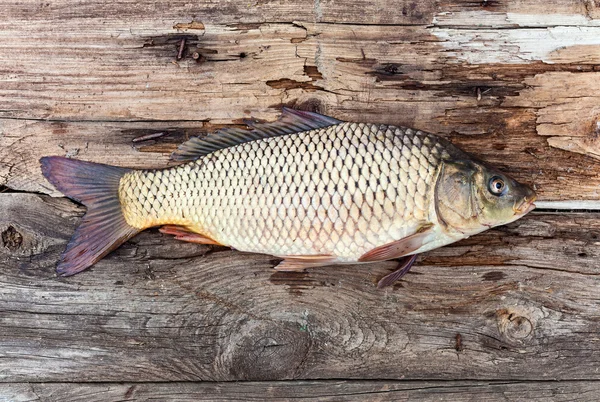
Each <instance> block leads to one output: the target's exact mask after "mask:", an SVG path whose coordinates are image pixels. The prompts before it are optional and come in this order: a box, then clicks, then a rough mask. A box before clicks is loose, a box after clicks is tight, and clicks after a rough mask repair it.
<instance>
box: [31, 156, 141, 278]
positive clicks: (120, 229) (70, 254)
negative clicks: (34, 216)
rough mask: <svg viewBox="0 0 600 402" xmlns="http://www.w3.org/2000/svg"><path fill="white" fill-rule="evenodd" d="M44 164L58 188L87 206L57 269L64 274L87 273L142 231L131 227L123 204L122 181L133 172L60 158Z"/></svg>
mask: <svg viewBox="0 0 600 402" xmlns="http://www.w3.org/2000/svg"><path fill="white" fill-rule="evenodd" d="M40 163H41V165H42V173H43V174H44V176H45V177H46V179H47V180H48V181H49V182H50V183H52V185H54V187H56V188H57V189H58V190H59V191H61V192H62V193H63V194H65V195H66V196H67V197H69V198H72V199H74V200H76V201H79V202H81V203H82V204H84V205H85V206H86V207H87V212H86V214H85V215H84V216H83V218H82V220H81V223H80V224H79V227H78V228H77V229H76V230H75V234H73V237H72V238H71V240H70V241H69V244H68V245H67V249H66V250H65V252H64V253H63V254H62V256H61V260H60V262H59V264H58V266H57V267H56V272H58V273H59V274H60V275H62V276H70V275H74V274H76V273H78V272H81V271H83V270H84V269H86V268H88V267H89V266H91V265H93V264H95V263H96V262H97V261H98V260H100V259H101V258H102V257H104V256H105V255H106V254H108V253H110V252H111V251H112V250H114V249H116V248H117V247H119V246H120V245H121V244H123V243H124V242H125V241H127V240H128V239H130V238H132V237H133V236H135V235H136V234H137V233H139V232H140V230H139V229H136V228H134V227H132V226H129V225H128V224H127V222H126V221H125V218H124V217H123V213H122V212H121V204H120V202H119V194H118V191H119V181H120V180H121V177H123V175H124V174H125V173H127V172H128V171H130V170H131V169H125V168H120V167H116V166H109V165H102V164H99V163H91V162H83V161H79V160H75V159H68V158H63V157H60V156H47V157H44V158H42V159H40Z"/></svg>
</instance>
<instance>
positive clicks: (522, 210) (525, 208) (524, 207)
mask: <svg viewBox="0 0 600 402" xmlns="http://www.w3.org/2000/svg"><path fill="white" fill-rule="evenodd" d="M536 198H537V197H536V196H533V197H532V198H531V199H529V200H528V199H527V197H525V199H524V200H523V202H522V203H521V204H520V205H519V206H518V207H517V208H513V209H514V211H515V215H525V214H528V213H529V212H531V211H533V210H534V209H535V204H534V203H533V202H534V201H535V200H536Z"/></svg>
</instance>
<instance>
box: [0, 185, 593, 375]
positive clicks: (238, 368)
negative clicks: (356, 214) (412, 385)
mask: <svg viewBox="0 0 600 402" xmlns="http://www.w3.org/2000/svg"><path fill="white" fill-rule="evenodd" d="M0 205H1V206H0V209H1V210H2V211H4V212H5V213H3V214H1V215H0V238H1V239H2V240H1V241H2V244H0V284H1V285H0V286H1V287H2V292H1V294H0V306H1V308H0V328H2V330H1V331H0V381H4V382H30V381H34V382H40V381H42V382H43V381H47V382H48V381H49V382H61V381H67V382H88V381H102V382H106V381H108V382H111V381H113V382H114V381H119V382H122V381H125V382H127V381H134V382H139V381H142V382H148V381H206V380H210V381H221V380H283V379H328V378H346V379H401V378H404V379H413V380H417V379H424V378H426V379H430V380H435V379H446V380H459V379H464V378H477V379H481V380H494V379H498V378H502V379H506V380H523V379H527V380H556V379H561V380H567V379H569V380H575V379H577V380H597V379H599V378H600V377H599V375H598V372H597V371H596V370H595V368H596V367H597V366H598V364H600V361H599V360H598V359H599V356H600V354H598V353H596V350H597V349H598V347H599V339H600V338H598V337H597V336H596V334H597V333H598V332H599V331H600V326H599V325H600V324H599V322H600V320H599V314H598V311H600V308H599V307H600V300H599V299H598V297H597V294H598V293H599V290H600V278H599V277H598V275H597V272H598V270H599V269H600V251H599V250H600V248H599V247H598V246H599V245H600V240H599V239H600V221H599V220H598V215H597V214H593V213H572V214H536V213H533V214H530V215H529V216H527V217H526V218H524V219H522V220H519V221H517V222H515V223H512V224H510V225H508V226H506V227H500V228H497V229H494V230H491V231H488V232H486V233H484V234H481V235H478V236H475V237H472V238H470V239H467V240H465V241H462V242H460V243H458V244H455V245H453V246H449V247H444V248H441V249H438V250H435V251H433V252H430V253H427V254H426V255H425V256H423V257H421V258H420V259H419V261H418V263H417V266H416V267H415V268H413V270H412V271H411V273H409V274H408V275H407V277H406V278H405V279H404V280H403V281H402V282H400V283H398V284H397V285H395V286H394V287H393V288H390V289H387V290H383V291H381V290H377V289H376V288H375V286H374V284H375V283H376V281H377V279H378V278H380V277H382V276H383V275H385V274H386V273H388V272H390V270H392V269H394V266H395V264H394V263H393V262H386V263H381V264H375V265H370V266H347V267H337V268H322V269H314V270H311V271H310V272H308V273H292V274H283V273H275V272H274V271H273V270H272V267H273V266H274V265H275V263H276V262H277V261H275V260H274V259H273V258H272V257H269V256H262V255H251V254H244V253H239V252H235V251H231V250H228V249H223V248H211V247H209V246H201V245H194V244H186V243H178V242H176V241H174V240H173V239H170V238H169V237H166V236H163V235H161V234H159V233H157V232H156V231H148V232H145V233H143V234H141V235H140V236H138V237H136V238H135V239H133V240H132V241H130V242H129V243H127V244H126V245H124V246H123V247H121V248H120V249H118V250H117V251H116V252H115V253H113V254H112V255H111V256H109V257H107V258H106V259H104V260H102V261H101V262H100V263H98V264H97V265H96V266H95V267H94V268H93V269H91V270H88V271H86V272H84V273H82V274H80V275H77V276H74V277H71V278H67V279H65V278H57V277H56V276H55V274H54V265H55V263H56V261H57V259H58V255H59V253H60V252H61V251H62V250H63V248H64V246H65V244H66V242H67V240H68V238H69V237H70V235H71V233H72V231H73V229H74V227H75V225H76V224H77V221H78V217H79V216H81V213H82V208H80V207H77V206H75V205H74V204H73V203H71V202H69V201H67V200H65V199H61V198H51V197H47V196H37V195H32V194H0ZM581 228H585V231H582V229H581ZM557 362H559V363H557Z"/></svg>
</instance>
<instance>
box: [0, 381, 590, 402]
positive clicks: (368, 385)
mask: <svg viewBox="0 0 600 402" xmlns="http://www.w3.org/2000/svg"><path fill="white" fill-rule="evenodd" d="M599 392H600V384H598V382H597V381H569V382H548V381H544V382H519V381H491V382H485V381H283V382H275V381H274V382H235V383H189V382H188V383H154V384H135V383H129V384H116V383H108V384H106V383H104V384H72V383H69V384H43V383H42V384H3V387H2V389H0V398H2V399H3V400H4V399H6V400H10V401H11V402H34V401H66V400H68V401H72V402H79V401H82V402H95V401H122V400H127V401H150V400H169V401H190V400H194V401H199V400H202V401H205V400H228V401H265V400H269V401H270V400H278V401H281V400H298V399H299V398H301V399H302V400H319V401H341V400H343V401H364V400H369V401H389V400H399V401H413V400H414V401H456V402H462V401H482V400H485V401H489V402H496V401H498V402H503V401H507V400H522V401H536V402H542V401H553V402H559V401H573V400H577V401H596V400H597V396H598V393H599Z"/></svg>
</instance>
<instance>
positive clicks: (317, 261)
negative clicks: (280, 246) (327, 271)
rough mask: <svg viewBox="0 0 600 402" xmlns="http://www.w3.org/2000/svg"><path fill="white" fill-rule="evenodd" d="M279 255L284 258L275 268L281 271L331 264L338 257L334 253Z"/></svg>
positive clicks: (295, 270)
mask: <svg viewBox="0 0 600 402" xmlns="http://www.w3.org/2000/svg"><path fill="white" fill-rule="evenodd" d="M278 257H280V258H283V259H284V260H283V261H281V262H280V263H279V264H278V265H277V266H275V268H274V269H275V270H276V271H280V272H298V271H299V272H302V271H304V270H305V269H306V268H316V267H324V266H326V265H331V264H332V263H333V262H334V261H335V260H336V257H334V256H332V255H290V256H285V255H282V256H278Z"/></svg>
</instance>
